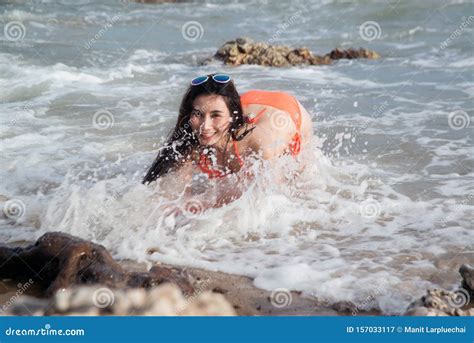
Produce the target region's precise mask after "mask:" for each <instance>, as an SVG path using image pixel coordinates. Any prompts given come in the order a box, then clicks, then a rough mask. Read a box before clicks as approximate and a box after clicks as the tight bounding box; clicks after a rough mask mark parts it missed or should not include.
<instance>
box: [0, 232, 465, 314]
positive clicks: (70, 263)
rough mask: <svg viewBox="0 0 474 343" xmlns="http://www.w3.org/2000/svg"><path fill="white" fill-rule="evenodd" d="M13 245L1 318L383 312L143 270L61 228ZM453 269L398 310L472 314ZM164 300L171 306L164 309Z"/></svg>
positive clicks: (0, 275) (232, 279)
mask: <svg viewBox="0 0 474 343" xmlns="http://www.w3.org/2000/svg"><path fill="white" fill-rule="evenodd" d="M14 244H15V245H16V246H13V245H14ZM14 244H9V245H8V246H6V245H3V246H0V265H1V266H2V269H0V286H1V287H0V310H1V311H0V312H1V313H0V315H1V314H3V315H51V314H53V315H56V314H59V315H68V314H71V313H73V314H75V315H81V314H82V313H86V314H88V315H157V314H156V313H158V315H163V314H162V313H164V315H238V316H386V315H387V314H383V313H382V312H381V311H380V310H377V309H371V310H365V309H364V307H365V305H366V304H365V305H364V304H362V305H364V306H361V304H359V305H357V304H355V303H353V302H350V301H336V302H328V301H325V300H324V299H318V298H317V297H314V296H311V295H308V294H304V293H302V292H300V291H289V290H287V289H283V288H281V289H275V290H272V291H268V290H264V289H260V288H257V287H256V286H254V284H253V279H252V278H249V277H246V276H241V275H234V274H228V273H224V272H218V271H210V270H205V269H201V268H190V267H181V266H174V265H168V264H163V263H154V264H152V265H151V268H150V269H148V266H149V264H147V263H145V262H136V261H132V260H120V261H117V260H114V259H113V258H112V256H111V255H110V253H109V252H108V250H107V249H106V248H105V247H103V246H101V245H98V244H95V243H93V242H91V241H87V240H83V239H80V238H78V237H74V236H71V235H68V234H64V233H61V232H49V233H46V234H44V235H43V236H42V237H40V238H39V239H38V240H37V241H36V242H35V243H34V244H28V243H27V242H22V244H20V245H21V246H18V244H19V243H18V242H16V243H14ZM459 273H460V274H461V277H462V281H461V282H462V283H461V286H460V288H459V289H458V290H456V291H454V292H451V291H446V290H443V289H428V290H427V291H426V295H425V296H422V297H421V299H419V300H416V301H414V302H412V304H411V305H410V306H409V307H408V308H407V309H406V311H405V313H404V314H403V315H415V316H416V315H418V316H420V315H421V316H430V315H455V316H465V315H467V316H473V315H474V291H473V289H474V268H473V267H471V266H470V265H468V264H463V265H462V266H461V267H460V268H459ZM98 287H100V288H98ZM104 289H105V290H106V291H107V292H108V294H109V296H110V297H111V298H112V300H113V299H114V297H115V298H116V299H117V302H116V304H115V305H114V304H113V301H112V303H111V304H108V305H107V306H109V307H107V306H105V307H107V308H104V307H102V306H98V305H97V302H96V301H98V299H97V297H96V293H97V291H98V290H104ZM134 299H135V300H136V301H137V302H135V303H134V301H135V300H134ZM137 299H138V300H137ZM162 303H170V304H172V306H171V305H170V306H171V307H170V306H168V307H166V308H165V309H163V308H162V307H161V304H162ZM124 304H125V305H124ZM112 305H114V306H115V307H114V306H112ZM30 306H31V308H30ZM173 306H174V307H173ZM22 307H23V308H22ZM177 308H178V309H179V308H182V309H181V310H178V311H177V310H176V309H177ZM186 308H191V309H190V310H189V311H188V310H186ZM25 310H26V311H25ZM387 316H388V315H387Z"/></svg>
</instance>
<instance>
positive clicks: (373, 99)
mask: <svg viewBox="0 0 474 343" xmlns="http://www.w3.org/2000/svg"><path fill="white" fill-rule="evenodd" d="M301 4H303V3H300V5H301ZM49 5H50V4H49V2H48V3H45V4H44V6H49ZM304 5H305V6H307V9H308V12H311V11H314V10H316V12H317V13H325V14H327V15H329V16H331V15H334V13H337V11H336V12H332V11H333V10H334V9H333V6H336V7H337V6H339V5H338V3H337V2H335V3H334V4H333V2H326V3H318V4H308V3H306V2H305V3H304ZM51 6H52V5H51ZM103 6H105V7H106V6H108V5H103ZM110 6H112V5H110ZM114 6H115V5H114ZM117 6H118V5H117ZM117 6H116V7H113V8H111V9H110V11H106V10H104V9H103V8H101V9H100V10H94V8H93V6H92V5H91V4H87V5H85V6H78V7H77V8H76V9H75V10H74V15H71V14H70V13H69V12H68V14H67V15H65V14H64V13H62V12H61V11H62V10H63V9H60V10H58V11H59V12H57V13H55V12H54V11H52V12H51V13H48V14H45V13H37V12H33V11H31V12H30V11H28V10H26V9H21V10H20V9H15V10H10V9H8V10H7V11H6V12H5V15H6V17H5V19H6V20H19V21H23V22H24V25H26V26H25V27H26V29H27V30H26V35H25V40H24V41H23V42H18V43H11V44H10V43H7V42H5V43H6V47H7V48H8V49H5V51H2V53H0V87H1V88H2V92H0V99H1V104H0V120H1V124H2V129H1V130H0V135H1V137H2V145H1V149H2V154H1V160H0V163H1V164H2V166H4V167H3V168H2V169H1V170H0V177H1V178H2V180H5V181H4V182H3V184H2V187H1V190H0V194H1V195H3V196H5V197H6V198H11V199H19V200H21V201H22V202H23V203H24V204H25V214H24V216H22V217H21V218H19V219H18V220H16V221H15V220H12V219H9V218H6V217H2V218H0V226H1V228H0V240H2V241H5V242H15V241H21V240H27V241H32V240H34V239H35V238H37V237H38V236H39V235H41V234H42V233H44V232H47V231H52V230H60V231H63V232H68V233H71V234H74V235H77V236H80V237H83V238H88V239H93V240H94V241H96V242H98V243H101V244H103V245H104V246H106V247H107V248H108V249H109V250H110V251H111V252H112V254H113V255H114V256H115V257H117V258H128V259H132V260H137V261H162V262H168V263H174V264H178V265H184V266H196V267H202V268H208V269H212V270H221V271H225V272H230V273H237V274H242V275H248V276H251V277H254V278H255V281H254V282H255V285H256V286H258V287H262V288H266V289H269V290H271V289H274V288H282V287H283V288H288V289H294V290H301V291H304V292H305V293H307V294H310V295H311V294H312V295H315V296H318V297H320V298H322V299H326V300H328V301H330V302H332V301H341V300H350V301H353V302H355V303H356V305H357V304H361V303H362V302H363V301H364V300H365V299H367V296H369V295H372V297H373V298H374V299H375V301H374V302H373V303H371V304H370V305H369V307H373V308H379V309H381V310H383V311H384V312H385V313H391V314H393V313H401V312H403V311H404V309H405V308H406V306H407V305H408V303H409V302H410V301H411V300H412V299H414V298H416V297H418V296H420V295H421V294H423V293H424V292H425V290H426V289H427V288H428V287H433V286H442V287H448V288H449V287H451V286H452V285H454V284H456V283H457V282H458V275H457V272H456V270H454V269H453V268H452V267H451V266H454V265H456V266H457V264H458V263H457V259H458V258H464V259H472V250H470V249H471V248H470V247H471V246H472V245H474V242H473V241H472V239H473V238H472V220H473V218H472V205H473V203H472V201H473V199H472V196H471V195H472V194H473V192H474V189H473V186H472V180H473V179H474V178H473V176H474V175H473V172H472V166H473V165H472V156H473V151H472V111H471V110H472V99H470V98H469V95H472V83H471V82H469V80H468V79H467V75H469V74H468V73H469V72H470V69H469V68H470V67H472V57H470V56H468V55H466V54H462V52H461V50H460V49H458V47H459V46H461V47H462V44H461V43H462V40H463V39H465V35H463V36H460V37H459V38H458V39H459V40H458V41H456V44H457V45H456V48H454V47H453V48H447V49H445V50H443V51H441V52H440V51H437V52H436V53H440V54H441V55H439V56H438V55H436V54H435V52H433V51H429V52H427V51H426V45H428V44H431V43H430V42H431V41H430V39H431V38H432V37H433V36H435V38H436V39H435V41H436V44H439V42H441V41H443V40H444V39H445V38H446V36H444V35H443V34H442V32H444V31H443V30H439V28H438V27H435V28H434V29H433V28H431V27H428V26H427V25H428V24H426V25H425V24H423V27H421V26H418V25H421V24H419V22H418V21H416V20H411V19H410V22H409V23H406V25H403V28H400V29H396V28H397V27H400V26H399V25H395V24H399V23H398V21H399V18H398V17H396V18H393V19H390V18H385V19H383V18H381V22H380V24H381V27H382V28H383V30H384V36H383V37H388V39H385V38H384V39H380V40H377V41H374V42H372V43H371V44H372V45H370V46H369V45H368V44H366V43H364V44H361V45H362V46H364V47H368V48H372V47H374V49H375V50H377V51H378V52H379V53H381V56H382V58H381V59H380V60H378V61H367V60H352V61H338V62H335V63H334V64H333V65H331V66H303V67H292V68H281V69H280V68H275V69H271V68H266V67H261V66H240V67H239V68H231V67H227V66H222V65H221V64H220V63H218V62H216V63H214V64H211V65H206V66H199V65H198V63H197V61H198V59H197V57H196V56H201V55H202V56H205V55H210V54H212V52H213V51H215V49H216V48H217V46H218V45H219V44H222V43H224V42H225V41H226V40H228V39H230V38H234V36H235V32H230V31H228V30H229V29H228V28H227V27H224V26H222V25H221V24H222V22H223V21H234V22H233V23H232V25H229V27H235V25H238V24H239V23H242V30H250V31H248V32H251V33H254V32H257V33H256V34H257V38H258V39H261V40H265V39H268V38H269V37H267V36H268V34H270V33H272V28H279V27H280V25H281V22H282V18H284V16H283V14H285V15H287V14H289V13H290V11H288V10H289V9H288V7H285V6H286V5H284V4H283V3H281V4H280V3H277V4H275V5H274V6H272V9H271V11H272V13H271V15H269V16H268V17H266V18H265V20H266V22H265V23H266V24H267V25H266V29H265V30H264V31H262V30H261V29H258V27H257V26H252V25H259V26H260V27H261V22H258V23H253V19H251V18H250V19H248V18H247V17H244V16H241V15H239V13H240V12H241V11H242V6H241V5H240V4H233V5H231V6H230V7H229V9H230V10H231V11H232V13H234V14H235V16H234V15H233V16H228V17H226V18H222V17H218V18H216V17H215V16H214V14H213V11H214V10H215V8H220V7H224V8H226V6H227V5H222V4H220V3H219V4H214V3H212V4H208V5H206V6H197V5H196V4H195V3H185V4H180V5H178V7H176V8H175V7H173V6H168V5H164V6H163V7H160V6H156V7H147V8H146V9H144V8H142V7H140V6H141V5H140V4H135V3H133V4H131V5H130V9H129V11H128V12H127V13H124V14H123V17H122V19H121V21H120V22H117V27H120V29H117V30H115V29H111V30H109V31H108V32H107V35H104V37H102V38H101V39H102V40H100V41H99V42H98V44H97V45H96V46H93V47H91V49H90V51H87V52H85V51H84V48H83V43H84V41H88V40H89V39H90V38H91V37H93V36H94V35H95V34H96V33H97V31H95V28H94V27H92V28H90V27H89V26H87V29H88V30H86V26H85V25H84V23H86V22H88V23H91V24H93V25H102V24H103V21H104V20H107V19H111V18H113V15H114V14H115V13H117V12H118V11H120V10H121V7H117ZM281 6H283V7H281ZM407 6H408V5H407ZM163 8H164V9H166V11H167V12H166V13H167V17H166V20H167V25H161V24H160V21H159V20H157V18H158V16H159V15H161V14H162V13H163ZM283 9H284V10H283ZM359 10H360V9H358V11H359ZM183 13H184V14H183ZM357 13H358V12H357V11H354V15H355V16H356V15H357ZM187 14H189V15H191V14H192V16H193V19H197V20H198V21H200V22H201V23H202V25H203V26H204V30H205V33H204V35H203V38H202V40H201V41H198V42H195V44H191V43H190V42H188V41H185V40H184V39H182V36H181V26H182V24H183V15H184V16H185V15H187ZM194 16H196V18H194ZM371 16H372V14H370V13H366V14H365V16H364V15H362V16H359V17H357V16H356V17H355V18H354V20H355V21H354V22H352V21H351V22H350V23H349V24H348V27H357V26H358V25H360V23H362V22H363V21H364V20H365V19H363V18H365V17H368V18H370V17H371ZM76 17H77V18H76ZM318 17H323V18H322V20H325V19H324V17H326V15H324V16H321V15H319V16H318ZM51 18H55V19H57V21H55V22H54V23H49V24H48V20H49V19H51ZM242 18H243V20H244V21H243V22H242ZM308 18H309V19H308ZM310 19H311V18H310V17H307V15H306V12H305V13H304V14H302V18H301V22H299V24H298V25H295V26H293V27H291V28H290V29H288V30H287V31H285V32H284V33H282V36H281V38H282V39H284V40H285V41H286V42H291V43H292V44H291V45H293V42H297V41H298V42H300V40H299V39H301V38H302V37H303V38H304V39H305V40H304V42H309V44H314V45H313V47H314V49H313V50H314V51H316V52H318V53H319V52H323V51H325V50H327V51H330V49H332V48H333V47H334V46H335V45H338V43H339V40H340V37H346V38H344V39H346V40H350V41H351V43H357V44H358V43H359V42H358V41H355V39H356V34H353V32H350V33H348V32H347V29H346V28H345V25H341V27H335V28H334V30H331V31H328V30H327V29H326V28H325V27H323V26H318V24H315V22H314V21H313V20H310ZM350 20H352V19H350ZM384 20H387V21H388V22H387V23H385V22H384ZM407 20H408V19H407ZM456 20H457V19H456ZM393 21H395V22H393ZM30 23H33V25H30ZM45 23H46V24H45ZM93 25H92V26H93ZM121 25H122V26H121ZM154 25H156V26H154ZM213 25H216V26H217V25H219V26H218V27H219V28H220V29H219V30H210V29H209V28H210V27H213ZM249 25H250V26H249ZM315 25H316V26H315ZM324 25H325V24H324ZM430 25H431V24H430ZM44 26H46V28H47V30H46V29H45V27H44ZM149 28H152V29H151V30H150V31H147V30H148V29H149ZM407 28H408V30H407ZM62 30H63V31H62ZM69 30H70V31H69ZM351 30H352V29H351ZM397 30H398V31H397ZM409 30H411V31H409ZM46 31H47V32H46ZM71 31H72V32H74V34H75V37H76V39H75V40H72V41H66V40H67V38H68V37H67V36H64V35H63V32H71ZM136 31H139V32H140V34H143V33H144V32H146V33H147V35H148V36H146V37H145V38H147V39H144V40H143V41H140V40H138V41H137V37H135V36H133V34H130V36H129V35H128V34H124V32H136ZM314 31H316V32H318V34H320V36H321V38H320V39H318V40H317V43H314V42H312V40H311V39H309V38H308V37H311V32H314ZM333 31H334V32H333ZM248 32H247V31H243V32H242V35H245V34H246V33H248ZM33 33H34V35H33ZM258 35H260V36H258ZM58 37H59V38H58ZM149 37H153V39H148V38H149ZM390 37H392V38H393V37H395V38H398V40H396V41H390ZM404 37H405V38H409V42H407V41H404V39H405V38H404ZM55 39H56V40H55ZM112 40H114V41H115V42H118V43H119V46H115V45H113V46H108V45H107V44H106V43H110V42H112ZM155 41H156V42H155ZM131 42H132V43H131ZM102 43H103V44H104V45H101V44H102ZM7 44H9V45H7ZM28 44H29V45H28ZM49 44H57V45H54V46H53V47H51V46H50V45H49ZM127 44H128V45H127ZM32 46H34V48H35V50H34V51H35V52H40V53H42V54H43V55H41V56H42V59H38V57H37V56H36V54H35V53H33V52H32V51H33V50H31V48H32ZM104 46H105V47H104ZM453 46H454V44H453ZM120 48H123V50H121V49H120ZM51 49H54V51H57V54H58V56H54V55H47V54H46V52H48V51H51ZM77 49H79V51H77ZM81 49H82V50H81ZM127 49H128V50H127ZM393 49H398V50H395V51H394V50H393ZM116 50H117V51H116ZM62 51H66V52H67V53H64V55H63V56H61V53H62ZM125 51H126V52H127V53H125ZM400 51H401V52H400ZM78 52H79V55H77V53H78ZM391 52H393V54H392V53H391ZM82 53H84V55H82ZM408 53H410V56H407V54H408ZM400 55H401V56H400ZM71 56H78V58H77V60H71V58H70V57H71ZM73 62H74V63H73ZM91 62H93V63H91ZM433 68H436V71H437V72H436V73H433V72H432V71H433ZM216 69H218V70H216ZM471 69H472V68H471ZM215 71H219V72H226V73H230V74H231V75H232V77H233V79H234V80H235V82H236V85H237V87H238V89H239V90H240V91H246V90H249V89H270V90H277V89H279V90H284V91H287V92H289V93H291V94H294V95H295V96H297V97H298V99H299V100H300V101H301V102H302V103H303V105H304V106H305V107H306V108H307V109H308V110H309V111H310V112H311V114H312V116H313V122H314V128H315V136H314V139H315V141H314V143H313V145H312V146H311V153H310V155H309V156H310V158H309V160H310V161H311V162H310V163H309V164H308V165H307V167H306V169H305V170H304V172H303V173H302V174H301V175H300V176H299V178H298V179H296V180H294V181H292V182H290V183H289V184H280V185H278V184H275V183H274V182H273V181H274V179H275V177H276V175H274V174H273V172H272V171H271V170H268V169H266V168H265V167H264V166H262V170H260V172H259V173H258V175H259V176H258V177H257V178H256V179H255V180H254V181H251V182H249V183H248V184H246V185H244V184H240V186H237V187H236V186H234V185H233V184H232V183H230V184H231V185H232V189H234V190H235V191H236V192H242V193H243V194H242V196H241V197H240V198H239V199H238V200H236V201H235V202H233V203H231V204H229V205H228V206H226V207H223V208H216V209H211V210H208V211H204V212H202V213H200V214H199V215H195V214H193V213H192V212H191V213H190V212H189V211H186V208H189V207H190V206H191V207H192V206H198V208H199V204H198V203H189V202H186V199H184V198H183V196H182V194H181V193H180V191H179V188H180V187H181V188H182V186H183V185H181V184H180V183H179V180H178V178H176V177H175V176H174V175H169V176H167V177H165V178H164V179H163V180H162V181H160V182H158V183H157V184H155V185H153V186H148V187H146V186H143V185H141V184H140V181H141V177H142V175H143V172H144V171H145V170H146V168H147V167H148V166H149V165H150V163H151V162H152V160H153V158H154V157H155V153H156V149H157V148H158V146H159V145H160V142H162V141H163V139H164V138H165V137H166V135H167V133H168V132H169V130H170V129H171V127H172V126H173V125H174V124H175V120H176V114H177V110H178V107H179V101H180V97H181V95H182V94H183V92H184V90H185V89H186V87H187V86H188V85H189V80H190V79H191V78H192V77H194V76H198V75H202V74H205V73H210V72H215ZM466 95H467V96H466ZM355 103H357V106H354V104H355ZM460 110H462V111H465V112H466V113H467V114H468V115H470V117H469V118H470V120H471V124H470V126H468V127H464V128H456V127H454V128H452V127H450V125H449V124H450V122H449V116H450V114H451V113H452V112H453V111H460ZM97 111H108V112H110V114H111V115H112V116H113V118H114V124H113V126H111V127H110V128H108V129H107V130H98V129H97V128H96V127H94V125H93V117H94V114H95V113H96V112H97ZM451 124H452V123H451ZM293 168H295V165H294V161H293V159H292V158H283V159H281V160H279V161H278V163H277V165H276V168H275V170H284V171H286V172H288V173H290V172H291V171H292V170H293ZM227 188H230V187H229V185H227ZM239 188H241V189H239ZM213 189H214V188H213V187H209V188H208V189H204V190H203V193H202V194H201V197H199V196H198V197H196V198H195V199H194V200H196V201H201V202H205V201H207V200H209V199H212V198H213V197H215V196H216V191H215V189H214V190H213ZM2 199H3V198H2ZM471 243H472V244H471ZM148 249H153V250H154V251H155V252H154V253H153V254H151V255H150V254H147V250H148ZM446 265H448V266H449V267H446ZM443 266H445V267H443ZM440 272H441V273H443V280H441V281H440V278H439V277H438V278H437V277H433V276H436V275H438V274H439V273H440ZM427 280H433V281H427Z"/></svg>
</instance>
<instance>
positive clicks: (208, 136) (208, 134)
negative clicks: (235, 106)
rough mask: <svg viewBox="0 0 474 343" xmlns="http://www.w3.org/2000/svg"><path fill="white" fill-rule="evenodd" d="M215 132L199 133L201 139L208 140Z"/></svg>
mask: <svg viewBox="0 0 474 343" xmlns="http://www.w3.org/2000/svg"><path fill="white" fill-rule="evenodd" d="M215 134H216V133H215V132H214V133H201V138H202V139H205V140H208V139H210V138H212V137H213V136H214V135H215Z"/></svg>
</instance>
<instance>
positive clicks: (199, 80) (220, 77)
mask: <svg viewBox="0 0 474 343" xmlns="http://www.w3.org/2000/svg"><path fill="white" fill-rule="evenodd" d="M212 79H213V80H214V81H215V82H218V83H227V82H229V81H230V76H229V75H226V74H214V75H212ZM207 80H209V76H207V75H204V76H198V77H196V78H194V79H192V81H191V85H192V86H199V85H202V84H203V83H205V82H207Z"/></svg>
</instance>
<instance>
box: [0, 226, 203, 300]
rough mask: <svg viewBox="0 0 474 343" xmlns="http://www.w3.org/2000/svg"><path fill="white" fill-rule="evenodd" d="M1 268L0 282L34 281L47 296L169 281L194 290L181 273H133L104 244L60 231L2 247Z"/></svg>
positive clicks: (157, 270) (169, 270)
mask: <svg viewBox="0 0 474 343" xmlns="http://www.w3.org/2000/svg"><path fill="white" fill-rule="evenodd" d="M0 266H1V268H0V279H13V280H16V281H25V280H29V279H31V280H33V282H34V283H35V284H36V285H38V286H40V288H42V289H43V291H44V294H45V295H46V296H50V295H53V294H54V293H55V292H56V291H58V290H59V289H63V288H68V287H71V286H73V285H84V284H102V285H104V286H107V287H110V288H134V287H143V288H150V287H153V286H156V285H159V284H161V283H165V282H170V283H174V284H176V285H178V286H179V287H180V288H181V290H182V291H183V292H185V293H186V294H191V293H193V291H194V290H193V287H192V285H191V282H190V281H189V279H188V275H187V274H186V273H185V272H184V271H182V270H179V269H176V268H168V267H160V266H155V267H153V268H151V269H150V270H149V271H148V272H130V271H127V270H125V269H124V268H123V267H122V266H121V265H120V264H118V263H117V262H116V261H115V260H114V259H113V258H112V256H111V255H110V253H109V252H108V251H107V249H105V248H104V247H103V246H102V245H99V244H95V243H92V242H90V241H86V240H83V239H81V238H78V237H74V236H71V235H68V234H65V233H61V232H48V233H46V234H44V235H43V236H41V237H40V238H39V239H38V240H37V241H36V243H35V244H34V245H30V246H28V247H26V248H20V247H17V248H9V247H5V246H0Z"/></svg>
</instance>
